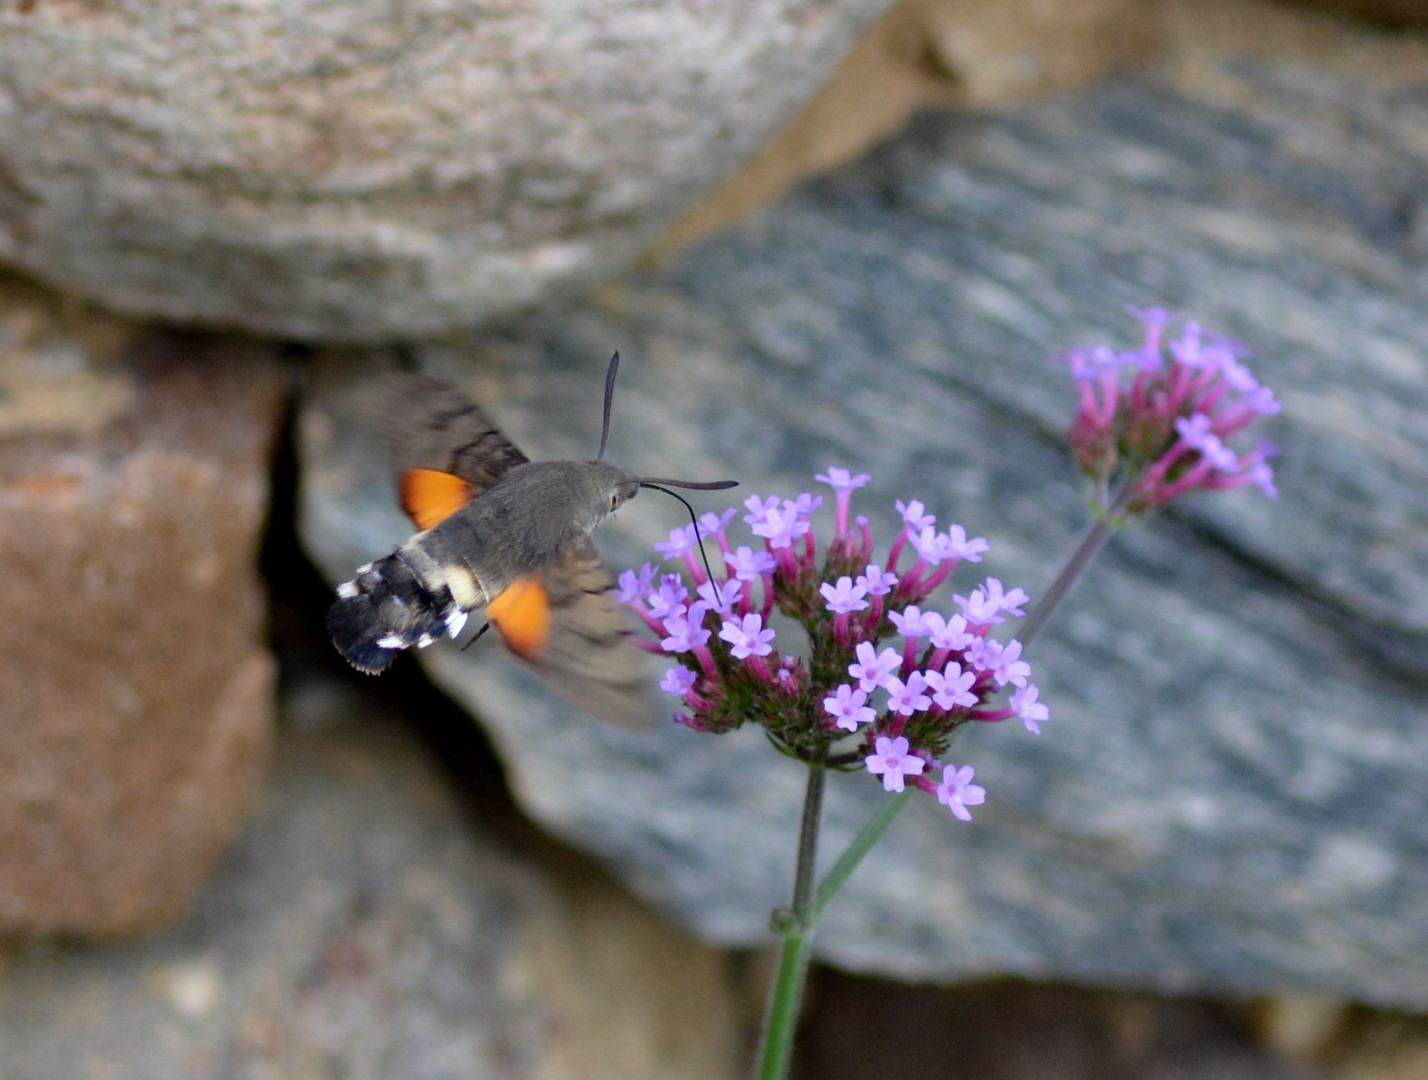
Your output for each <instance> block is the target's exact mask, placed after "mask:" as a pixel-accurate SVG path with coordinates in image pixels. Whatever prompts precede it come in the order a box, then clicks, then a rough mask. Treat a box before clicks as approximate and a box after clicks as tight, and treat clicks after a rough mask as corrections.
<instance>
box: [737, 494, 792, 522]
mask: <svg viewBox="0 0 1428 1080" xmlns="http://www.w3.org/2000/svg"><path fill="white" fill-rule="evenodd" d="M781 505H783V500H782V499H780V498H779V497H778V496H777V495H770V496H769V497H768V498H766V499H761V498H759V497H758V496H757V495H750V496H749V497H748V498H747V499H745V500H744V508H745V509H746V510H748V511H749V512H748V513H747V514H745V515H744V524H746V525H748V526H750V527H751V528H752V527H753V526H755V525H762V524H763V522H764V520H765V518H767V517H768V512H769V511H770V510H777V509H778V508H779V507H780V506H781Z"/></svg>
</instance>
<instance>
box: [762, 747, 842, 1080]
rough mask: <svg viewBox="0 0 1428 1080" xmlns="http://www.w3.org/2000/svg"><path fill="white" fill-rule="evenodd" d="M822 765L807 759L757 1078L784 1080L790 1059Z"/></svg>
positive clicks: (813, 916)
mask: <svg viewBox="0 0 1428 1080" xmlns="http://www.w3.org/2000/svg"><path fill="white" fill-rule="evenodd" d="M827 781H828V770H827V769H826V768H824V766H823V762H821V761H814V762H810V763H809V766H808V787H807V789H806V791H805V793H804V797H803V824H802V826H801V827H800V829H799V833H798V864H797V870H796V871H795V874H794V879H793V905H792V907H791V908H790V909H789V910H788V912H786V913H784V914H783V915H782V917H775V922H774V925H775V928H776V929H777V931H778V932H779V934H780V935H781V936H782V937H783V948H782V950H781V951H780V953H779V962H778V976H777V977H776V978H775V979H774V984H773V989H772V990H771V991H770V994H769V1006H768V1010H767V1016H766V1019H765V1022H764V1038H763V1047H762V1048H761V1050H760V1052H759V1073H758V1075H759V1080H784V1077H787V1076H788V1069H789V1065H790V1064H791V1063H792V1061H793V1036H794V1031H795V1029H796V1028H797V1027H798V1009H799V1005H800V1004H801V1003H802V1001H803V986H804V983H805V982H807V980H808V961H809V956H810V953H809V950H810V948H811V946H812V944H813V931H814V928H815V927H816V925H817V922H818V912H817V910H815V908H814V904H813V899H814V891H813V879H814V874H815V872H816V870H817V865H818V829H819V826H820V825H821V824H822V820H823V790H824V788H825V787H826V786H827Z"/></svg>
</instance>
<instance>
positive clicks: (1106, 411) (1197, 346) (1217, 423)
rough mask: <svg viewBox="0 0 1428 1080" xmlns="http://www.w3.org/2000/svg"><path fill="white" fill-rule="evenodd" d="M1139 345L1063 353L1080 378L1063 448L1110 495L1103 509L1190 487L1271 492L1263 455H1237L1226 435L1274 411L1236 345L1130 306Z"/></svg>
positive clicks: (1143, 506)
mask: <svg viewBox="0 0 1428 1080" xmlns="http://www.w3.org/2000/svg"><path fill="white" fill-rule="evenodd" d="M1134 314H1135V315H1137V316H1138V317H1139V318H1140V320H1141V322H1142V323H1143V324H1144V327H1145V341H1144V344H1143V345H1142V346H1141V348H1140V349H1139V350H1137V351H1135V352H1132V353H1125V354H1117V353H1115V352H1113V351H1112V350H1110V349H1108V348H1106V347H1105V346H1098V347H1095V348H1091V349H1078V350H1073V351H1072V352H1071V353H1070V354H1069V355H1068V357H1067V360H1068V362H1069V364H1070V367H1071V371H1072V374H1073V376H1074V377H1075V379H1076V381H1077V383H1078V384H1079V392H1080V399H1081V403H1080V409H1079V411H1078V412H1077V415H1076V420H1075V422H1074V423H1073V425H1072V427H1071V432H1070V439H1071V448H1072V451H1073V452H1074V453H1075V455H1076V460H1077V462H1078V463H1079V464H1080V467H1081V471H1082V472H1083V473H1084V474H1085V475H1086V476H1087V478H1088V479H1090V480H1091V481H1092V482H1093V484H1094V485H1095V487H1096V490H1097V491H1098V492H1102V493H1107V492H1117V493H1119V499H1120V502H1119V504H1118V505H1116V506H1114V507H1112V506H1109V505H1107V497H1106V496H1105V495H1103V496H1102V498H1101V511H1102V512H1103V513H1115V514H1119V513H1126V514H1130V515H1138V514H1144V513H1147V512H1148V511H1151V510H1155V509H1158V508H1159V507H1162V506H1164V505H1166V504H1167V503H1169V502H1170V501H1171V500H1172V499H1175V498H1177V497H1179V496H1180V495H1183V494H1185V493H1186V492H1189V491H1197V490H1209V489H1216V488H1226V487H1244V486H1246V485H1249V484H1254V485H1256V486H1258V487H1259V488H1260V489H1261V490H1262V491H1264V492H1265V493H1266V494H1267V495H1270V496H1271V497H1273V492H1274V484H1273V481H1272V473H1271V471H1270V470H1269V467H1268V465H1266V464H1265V462H1264V457H1263V455H1257V454H1256V453H1255V451H1253V450H1251V451H1249V452H1246V453H1241V452H1239V451H1236V450H1235V449H1233V447H1232V446H1231V439H1232V438H1233V437H1234V436H1236V435H1238V434H1239V433H1240V432H1241V431H1243V430H1244V429H1245V428H1246V427H1248V426H1249V425H1250V424H1251V423H1252V422H1253V421H1254V420H1255V419H1257V418H1258V417H1260V416H1272V415H1273V414H1274V413H1276V412H1278V411H1279V403H1278V402H1277V401H1276V400H1275V398H1274V393H1273V391H1271V390H1270V389H1269V388H1268V387H1265V386H1263V385H1261V384H1260V382H1259V381H1258V380H1257V379H1256V378H1255V377H1254V375H1253V374H1252V373H1251V372H1250V370H1249V368H1248V367H1246V366H1245V364H1244V363H1243V361H1242V360H1241V359H1240V357H1241V356H1242V355H1243V354H1244V349H1243V347H1242V346H1239V345H1236V344H1235V343H1234V342H1231V341H1228V340H1226V339H1224V338H1221V337H1218V336H1215V335H1211V334H1206V333H1205V332H1204V331H1203V330H1202V329H1201V327H1200V324H1199V323H1196V322H1184V323H1183V324H1181V327H1180V332H1179V335H1178V336H1171V330H1172V327H1173V326H1174V323H1175V320H1174V319H1173V318H1172V317H1171V316H1170V315H1169V314H1167V313H1166V312H1164V311H1160V310H1151V311H1137V312H1134Z"/></svg>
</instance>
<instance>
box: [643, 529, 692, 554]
mask: <svg viewBox="0 0 1428 1080" xmlns="http://www.w3.org/2000/svg"><path fill="white" fill-rule="evenodd" d="M698 543H699V537H697V536H696V535H695V529H694V526H693V525H685V526H684V527H683V528H680V529H670V530H669V539H668V540H666V541H665V542H663V543H660V544H656V545H655V546H654V549H655V550H656V551H658V552H659V553H660V554H661V555H663V556H664V557H665V558H666V559H682V558H683V557H684V556H685V555H686V554H688V553H689V552H690V551H692V550H693V549H694V546H695V545H696V544H698Z"/></svg>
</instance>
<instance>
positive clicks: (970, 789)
mask: <svg viewBox="0 0 1428 1080" xmlns="http://www.w3.org/2000/svg"><path fill="white" fill-rule="evenodd" d="M975 773H976V770H975V769H973V768H972V766H970V765H963V766H962V767H961V768H960V769H959V768H957V766H955V765H948V766H947V767H946V768H944V769H943V770H942V783H940V784H938V785H937V801H938V802H940V803H941V804H942V805H943V806H945V807H947V809H948V810H951V811H952V816H953V817H955V818H957V819H959V820H961V821H971V820H972V812H971V811H970V810H968V809H967V807H969V806H980V805H982V803H984V802H986V801H987V789H986V788H984V787H982V786H981V785H980V784H974V783H972V777H973V775H974V774H975Z"/></svg>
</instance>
